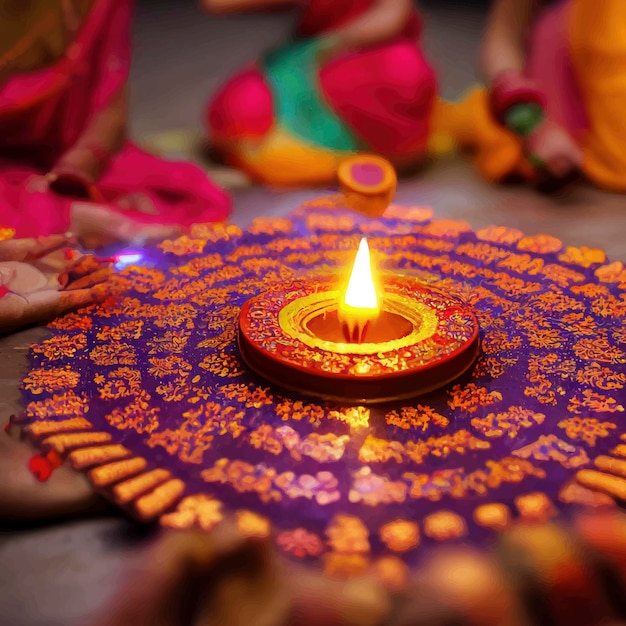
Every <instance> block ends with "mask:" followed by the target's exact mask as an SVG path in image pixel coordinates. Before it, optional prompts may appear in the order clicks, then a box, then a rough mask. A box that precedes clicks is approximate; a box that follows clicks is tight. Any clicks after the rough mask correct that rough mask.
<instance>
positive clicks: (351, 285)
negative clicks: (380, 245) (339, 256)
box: [343, 237, 380, 311]
mask: <svg viewBox="0 0 626 626" xmlns="http://www.w3.org/2000/svg"><path fill="white" fill-rule="evenodd" d="M343 303H344V304H345V305H347V306H349V307H352V308H354V309H370V310H374V311H378V309H379V308H380V306H379V304H378V294H377V293H376V286H375V285H374V277H373V276H372V262H371V259H370V249H369V246H368V245H367V239H366V238H365V237H363V238H362V239H361V243H359V249H358V251H357V253H356V258H355V259H354V265H353V266H352V274H350V280H349V282H348V288H347V289H346V293H345V294H344V296H343Z"/></svg>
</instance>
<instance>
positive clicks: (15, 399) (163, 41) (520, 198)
mask: <svg viewBox="0 0 626 626" xmlns="http://www.w3.org/2000/svg"><path fill="white" fill-rule="evenodd" d="M422 4H423V5H425V6H426V10H425V13H426V19H427V30H426V47H427V50H428V53H429V55H430V58H431V59H432V61H433V63H434V65H435V66H436V67H437V69H438V70H439V72H440V75H441V79H442V89H443V93H444V95H445V96H446V97H450V98H453V97H456V96H458V95H459V94H460V93H461V92H462V91H463V90H464V89H466V88H467V87H468V86H469V85H471V83H472V82H473V81H474V80H475V76H474V69H473V68H474V61H475V57H476V50H477V46H478V41H479V34H480V30H481V27H482V22H483V18H484V3H483V2H476V3H470V2H469V1H466V2H444V0H430V1H429V2H423V3H422ZM288 25H289V16H288V15H286V16H282V15H269V16H245V17H236V18H221V19H217V18H209V17H202V16H199V14H198V12H197V10H196V8H195V5H194V3H192V2H189V1H187V2H183V0H143V1H140V2H139V11H138V15H137V23H136V58H135V66H134V73H133V81H132V106H133V120H132V128H133V133H134V135H135V137H137V138H138V139H139V140H140V141H143V142H144V143H146V144H147V145H151V146H153V147H155V148H158V149H160V150H161V151H162V152H164V153H165V154H167V155H169V156H173V157H178V156H187V157H188V156H194V146H195V141H196V139H197V135H198V131H197V129H198V128H199V125H200V122H201V119H202V110H203V104H204V102H205V100H206V98H207V97H208V95H209V94H210V93H211V92H212V91H213V90H214V89H215V88H216V86H217V85H218V84H219V83H220V81H221V80H222V79H224V78H225V77H226V76H228V74H229V73H231V72H232V71H233V70H234V69H236V68H237V67H239V66H241V65H242V64H244V63H245V62H246V61H249V60H251V59H253V58H254V57H255V55H256V54H257V53H258V52H259V51H260V50H261V49H262V48H264V47H266V46H268V45H272V44H273V43H275V42H277V41H280V39H281V37H282V36H284V35H285V33H287V32H288ZM210 169H211V171H212V172H213V173H214V174H215V176H216V177H217V178H219V179H220V180H221V181H223V183H224V184H225V186H227V187H229V188H230V189H232V191H233V196H234V198H235V212H234V216H233V219H234V220H235V221H236V222H237V223H239V224H240V225H243V226H245V225H246V224H247V223H249V222H250V220H251V219H253V217H255V216H256V215H282V214H285V213H287V212H288V211H290V210H291V209H293V208H295V206H297V204H298V202H299V201H301V200H302V199H304V198H307V197H312V196H314V195H319V194H320V193H323V191H322V192H320V191H319V190H318V191H315V192H311V191H309V192H282V193H281V192H276V191H269V190H264V189H260V188H255V187H251V186H250V185H249V184H247V182H246V181H245V180H242V179H241V177H238V176H236V175H233V173H232V172H224V171H219V170H215V168H210ZM397 200H398V202H401V203H411V204H416V205H428V206H432V207H434V208H435V210H436V212H437V214H439V215H440V216H446V217H454V218H458V219H465V220H467V221H468V222H470V223H471V224H472V225H473V226H475V227H480V226H483V225H487V224H494V223H496V224H502V225H507V226H512V227H517V228H520V229H521V230H523V231H525V232H527V233H529V234H531V233H538V232H547V233H550V234H553V235H556V236H558V237H560V238H562V239H563V240H564V241H565V242H566V243H567V244H570V245H587V246H590V247H602V248H604V249H605V250H607V252H608V253H609V254H610V255H611V256H612V257H613V258H614V259H619V260H622V261H626V244H625V243H624V241H625V236H624V235H625V234H626V202H625V201H624V200H623V198H622V197H618V196H611V195H608V194H603V193H600V192H597V191H594V190H591V189H588V188H581V189H577V190H575V191H572V192H571V193H570V194H569V195H567V196H562V197H558V198H548V197H543V196H539V195H537V194H535V193H533V192H531V191H528V190H524V189H519V188H506V189H504V188H497V187H491V186H488V185H485V184H484V183H482V182H481V181H480V180H479V179H478V178H477V177H476V176H475V175H474V173H473V172H472V171H471V169H470V168H469V167H468V166H467V165H466V164H464V163H462V162H459V161H449V162H445V163H441V164H439V165H437V166H436V167H432V168H431V169H429V170H428V171H426V172H424V173H423V175H421V176H420V177H417V178H414V179H412V180H407V181H403V182H402V183H401V185H400V189H399V192H398V197H397ZM43 332H45V331H43V330H41V329H35V330H29V331H25V332H22V333H18V334H15V335H13V336H11V337H8V338H6V339H4V340H1V341H0V363H2V364H3V365H2V366H0V421H2V418H6V416H8V415H10V414H11V413H13V412H15V411H17V410H19V406H20V405H19V393H18V391H17V388H18V383H19V379H20V376H21V373H22V372H23V370H24V368H25V367H26V364H27V363H26V356H27V347H28V344H29V343H30V342H32V341H35V340H37V338H38V337H39V336H41V335H42V333H43ZM4 479H7V478H6V477H2V478H0V480H4ZM140 534H141V533H139V534H138V533H137V531H136V529H134V528H133V527H132V526H131V525H130V524H129V523H128V522H126V521H124V520H122V519H119V518H117V517H115V516H112V517H109V518H96V519H90V520H83V521H75V522H73V523H70V524H67V523H66V524H59V525H53V526H43V527H40V528H35V529H32V528H31V529H21V530H13V531H5V532H4V533H0V626H3V625H4V624H6V625H11V626H56V625H57V624H58V625H64V626H71V625H73V624H78V623H84V622H85V619H86V618H88V616H89V615H91V614H92V613H93V611H94V609H95V607H97V606H98V605H100V604H101V603H102V602H104V601H106V599H107V598H108V597H109V595H110V593H111V591H112V589H113V588H114V586H115V584H116V583H117V581H118V575H119V573H120V572H121V571H122V570H123V568H124V567H125V565H127V563H128V560H129V558H131V557H132V555H133V554H134V553H135V552H136V546H137V544H138V539H139V535H140Z"/></svg>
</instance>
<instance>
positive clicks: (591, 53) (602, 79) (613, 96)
mask: <svg viewBox="0 0 626 626" xmlns="http://www.w3.org/2000/svg"><path fill="white" fill-rule="evenodd" d="M570 2H571V8H570V13H569V15H570V17H569V19H570V23H569V34H570V56H571V60H572V65H573V66H574V71H575V72H576V76H577V79H578V83H579V88H580V91H581V94H582V98H583V101H584V103H585V108H586V114H587V118H588V124H589V129H588V131H587V132H586V134H585V136H584V138H583V151H584V156H585V160H584V164H583V169H584V171H585V174H586V175H587V176H588V178H589V179H591V180H592V181H593V182H595V183H596V184H597V185H599V186H602V187H604V188H606V189H609V190H612V191H619V192H623V191H626V114H625V111H626V2H624V0H570Z"/></svg>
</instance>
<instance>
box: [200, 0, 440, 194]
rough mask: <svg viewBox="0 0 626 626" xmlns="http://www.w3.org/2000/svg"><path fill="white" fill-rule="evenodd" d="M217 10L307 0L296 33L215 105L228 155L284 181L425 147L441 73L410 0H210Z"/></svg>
mask: <svg viewBox="0 0 626 626" xmlns="http://www.w3.org/2000/svg"><path fill="white" fill-rule="evenodd" d="M202 5H203V6H204V7H205V8H206V9H207V10H208V11H211V12H213V13H220V14H221V13H234V12H238V11H246V10H256V9H264V8H266V9H269V8H272V7H277V6H289V5H298V6H300V14H299V19H298V24H297V26H296V29H295V34H294V39H293V41H292V42H290V43H289V44H288V45H286V46H285V47H283V48H281V49H279V50H275V51H272V52H270V53H269V54H266V55H265V56H264V57H263V58H262V59H260V60H259V61H258V62H256V63H253V64H252V65H251V66H249V67H247V68H245V69H244V70H243V71H242V72H241V73H239V74H237V75H236V76H235V77H234V78H232V79H231V80H229V81H228V82H227V83H226V84H225V85H224V86H223V87H222V88H221V90H220V91H219V92H218V93H217V95H216V96H215V98H214V99H213V100H212V102H211V103H210V105H209V107H208V112H207V126H208V133H209V138H210V142H211V144H212V147H213V148H214V149H217V150H218V151H219V152H220V153H221V155H222V156H223V158H224V159H225V161H226V162H227V163H229V164H230V165H234V166H237V167H240V168H242V169H243V170H244V171H246V172H247V174H248V175H249V176H251V177H252V178H253V179H256V180H260V181H262V182H265V183H269V184H276V185H293V184H295V185H306V184H323V183H327V182H330V181H332V180H334V178H335V176H336V172H337V167H338V164H339V163H340V161H341V160H342V159H344V158H345V157H346V156H349V155H351V154H354V153H356V152H360V151H365V152H370V153H375V154H379V155H381V156H384V157H386V158H387V159H389V160H390V161H392V162H393V163H394V165H396V167H400V168H403V167H412V166H414V165H415V164H418V163H419V162H420V161H421V159H422V158H423V155H424V153H425V148H426V143H427V138H428V133H429V119H430V116H431V109H432V106H433V102H434V98H435V95H436V91H437V86H436V80H435V74H434V72H433V70H432V69H431V67H430V66H429V64H428V63H427V61H426V60H425V58H424V55H423V54H422V51H421V49H420V46H419V38H420V31H421V23H420V18H419V16H418V14H417V12H416V11H415V9H414V5H413V2H412V0H306V1H305V2H300V1H299V0H202Z"/></svg>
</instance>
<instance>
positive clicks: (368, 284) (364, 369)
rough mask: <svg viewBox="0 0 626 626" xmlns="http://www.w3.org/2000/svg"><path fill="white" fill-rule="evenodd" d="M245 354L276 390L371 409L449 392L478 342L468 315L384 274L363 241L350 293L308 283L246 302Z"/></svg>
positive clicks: (431, 291) (324, 281)
mask: <svg viewBox="0 0 626 626" xmlns="http://www.w3.org/2000/svg"><path fill="white" fill-rule="evenodd" d="M377 284H380V287H378V286H377ZM239 348H240V352H241V356H242V358H243V360H244V361H245V362H246V364H247V365H248V366H249V367H250V369H251V370H252V371H254V372H255V373H256V374H258V375H259V376H261V377H263V378H265V379H266V380H268V381H270V382H272V383H274V384H276V385H279V386H281V387H284V388H287V389H291V390H294V391H297V392H300V393H303V394H307V395H313V396H317V397H321V398H324V399H328V400H333V401H340V402H352V403H359V404H371V403H379V402H387V401H392V400H400V399H406V398H411V397H414V396H418V395H421V394H424V393H427V392H429V391H433V390H434V389H437V388H439V387H441V386H443V385H446V384H448V383H449V382H451V381H453V380H454V379H456V378H457V377H459V376H460V375H462V374H463V373H464V372H466V371H467V370H468V369H469V368H470V367H471V365H472V363H473V362H474V360H475V359H476V357H477V356H478V353H479V350H480V344H479V332H478V322H477V320H476V317H475V315H474V313H473V311H472V310H471V308H470V307H468V306H467V305H466V304H464V303H463V302H462V301H461V300H459V299H458V298H456V297H455V296H453V295H450V294H448V293H446V292H444V291H441V290H438V289H436V288H433V287H431V286H428V285H424V284H422V283H421V282H420V281H419V280H417V279H416V278H415V277H412V276H405V275H401V274H381V275H380V276H377V275H376V273H375V272H374V271H373V269H372V263H371V259H370V253H369V247H368V244H367V240H366V239H361V242H360V244H359V248H358V251H357V253H356V258H355V262H354V265H353V267H352V271H351V273H350V278H349V280H348V282H347V286H346V285H345V283H343V284H342V281H341V280H340V279H339V278H338V277H335V278H328V277H309V278H305V279H300V280H292V281H289V282H287V283H284V284H280V285H276V286H274V287H271V288H269V289H268V290H267V291H265V292H263V293H261V294H260V295H258V296H256V297H253V298H251V299H250V300H248V301H247V302H246V303H245V304H244V306H243V307H242V310H241V313H240V320H239Z"/></svg>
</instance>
